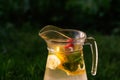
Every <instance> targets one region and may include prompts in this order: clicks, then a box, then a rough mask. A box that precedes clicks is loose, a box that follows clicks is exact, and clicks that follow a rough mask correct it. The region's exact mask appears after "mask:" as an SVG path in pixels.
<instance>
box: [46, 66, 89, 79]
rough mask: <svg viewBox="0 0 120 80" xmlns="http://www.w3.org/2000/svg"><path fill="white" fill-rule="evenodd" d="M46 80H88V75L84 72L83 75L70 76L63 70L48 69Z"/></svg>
mask: <svg viewBox="0 0 120 80" xmlns="http://www.w3.org/2000/svg"><path fill="white" fill-rule="evenodd" d="M44 80H87V75H86V72H85V71H84V73H83V74H79V75H74V76H69V75H67V74H66V73H65V72H64V71H62V70H59V69H56V70H50V69H48V68H46V71H45V75H44Z"/></svg>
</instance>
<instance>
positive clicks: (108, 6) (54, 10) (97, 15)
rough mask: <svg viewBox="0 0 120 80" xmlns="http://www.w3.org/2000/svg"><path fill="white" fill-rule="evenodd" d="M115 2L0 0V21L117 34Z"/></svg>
mask: <svg viewBox="0 0 120 80" xmlns="http://www.w3.org/2000/svg"><path fill="white" fill-rule="evenodd" d="M119 4H120V1H119V0H57V1H56V0H22V1H21V0H0V19H2V20H1V22H0V23H1V24H4V23H6V22H12V23H14V24H17V27H21V24H23V23H25V22H30V23H33V24H39V25H42V26H44V25H46V24H53V25H56V26H57V25H60V26H61V25H64V26H69V28H73V26H74V28H83V29H88V30H89V29H94V30H97V31H100V32H103V33H106V34H108V33H114V34H119V33H120V28H119V26H120V5H119ZM66 28H67V27H66Z"/></svg>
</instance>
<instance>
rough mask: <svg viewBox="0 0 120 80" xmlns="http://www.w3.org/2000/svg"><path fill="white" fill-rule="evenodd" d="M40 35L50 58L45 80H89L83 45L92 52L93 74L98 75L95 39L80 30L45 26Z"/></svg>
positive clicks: (47, 63)
mask: <svg viewBox="0 0 120 80" xmlns="http://www.w3.org/2000/svg"><path fill="white" fill-rule="evenodd" d="M39 35H40V36H41V37H42V38H43V39H44V40H45V41H46V43H47V49H48V57H47V62H46V69H45V74H44V80H87V75H86V69H85V63H84V56H83V45H86V44H89V45H90V47H91V51H92V69H91V74H92V75H96V71H97V64H98V50H97V44H96V41H95V39H94V38H92V37H87V36H86V34H85V33H84V32H82V31H79V30H73V29H61V28H58V27H55V26H52V25H48V26H45V27H44V28H43V29H41V30H40V32H39Z"/></svg>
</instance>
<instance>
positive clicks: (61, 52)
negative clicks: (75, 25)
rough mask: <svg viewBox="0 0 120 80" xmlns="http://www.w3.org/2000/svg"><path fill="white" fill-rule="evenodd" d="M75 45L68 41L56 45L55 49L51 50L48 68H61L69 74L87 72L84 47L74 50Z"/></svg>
mask: <svg viewBox="0 0 120 80" xmlns="http://www.w3.org/2000/svg"><path fill="white" fill-rule="evenodd" d="M75 46H76V45H73V44H72V43H68V44H66V45H65V46H62V45H59V46H58V45H57V46H56V47H54V48H55V49H54V51H51V50H49V55H48V60H47V68H49V69H52V70H54V69H60V70H62V71H64V72H66V74H67V75H78V74H83V73H84V72H85V64H84V60H83V52H82V49H81V50H77V51H74V50H75V49H76V47H75ZM79 46H80V45H79Z"/></svg>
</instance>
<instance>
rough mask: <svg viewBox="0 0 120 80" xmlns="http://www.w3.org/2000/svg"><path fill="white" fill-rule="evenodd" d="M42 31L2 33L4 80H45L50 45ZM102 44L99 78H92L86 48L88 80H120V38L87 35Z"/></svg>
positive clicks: (0, 63) (0, 69)
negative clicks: (42, 35) (43, 37)
mask: <svg viewBox="0 0 120 80" xmlns="http://www.w3.org/2000/svg"><path fill="white" fill-rule="evenodd" d="M39 30H40V29H38V28H37V29H35V28H33V27H31V28H30V27H29V29H27V28H21V29H16V28H14V26H12V25H9V26H7V27H5V28H1V29H0V80H43V77H44V71H45V64H46V58H47V49H46V43H45V42H44V40H43V39H41V38H40V37H39V36H38V32H39ZM87 34H88V35H89V34H90V36H93V37H94V38H95V39H96V41H97V43H98V50H99V63H98V71H97V75H96V76H92V75H91V74H90V70H91V50H90V47H89V46H84V57H85V63H86V69H87V75H88V80H120V70H119V68H120V36H118V35H117V36H115V35H102V34H99V33H90V32H87Z"/></svg>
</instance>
